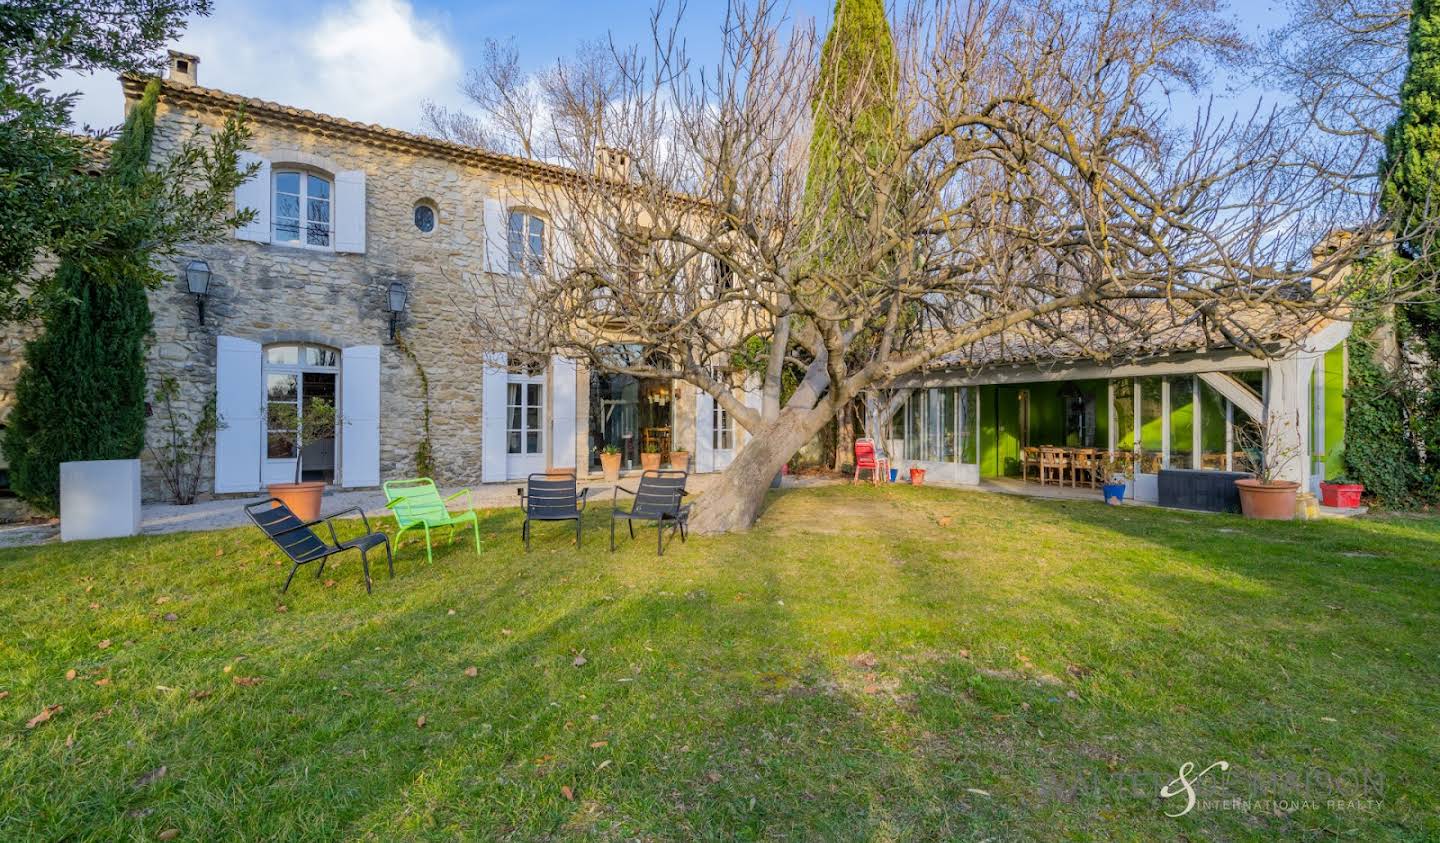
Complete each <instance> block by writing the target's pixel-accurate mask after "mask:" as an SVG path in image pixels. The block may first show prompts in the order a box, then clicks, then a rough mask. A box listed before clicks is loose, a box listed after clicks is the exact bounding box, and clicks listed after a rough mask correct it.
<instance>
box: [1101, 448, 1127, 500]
mask: <svg viewBox="0 0 1440 843" xmlns="http://www.w3.org/2000/svg"><path fill="white" fill-rule="evenodd" d="M1100 472H1101V474H1100V476H1101V477H1103V478H1105V482H1104V484H1102V486H1101V489H1100V491H1101V493H1102V494H1103V495H1104V496H1105V502H1106V503H1108V504H1110V505H1111V506H1119V505H1120V504H1122V503H1124V502H1125V484H1126V482H1127V481H1128V480H1129V479H1130V477H1129V475H1130V463H1129V461H1128V460H1126V459H1125V455H1124V454H1120V453H1115V454H1110V455H1109V456H1107V457H1105V458H1104V459H1103V460H1101V463H1100Z"/></svg>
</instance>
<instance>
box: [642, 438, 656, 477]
mask: <svg viewBox="0 0 1440 843" xmlns="http://www.w3.org/2000/svg"><path fill="white" fill-rule="evenodd" d="M659 468H660V443H659V442H646V443H645V447H644V449H643V450H642V451H641V452H640V470H641V471H658V470H659Z"/></svg>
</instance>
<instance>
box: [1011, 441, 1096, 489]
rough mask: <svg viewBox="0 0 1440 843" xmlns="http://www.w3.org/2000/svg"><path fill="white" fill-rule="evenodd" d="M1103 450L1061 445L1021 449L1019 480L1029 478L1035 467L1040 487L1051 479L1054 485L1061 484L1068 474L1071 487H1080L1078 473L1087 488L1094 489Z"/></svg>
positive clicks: (1027, 479)
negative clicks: (1083, 477)
mask: <svg viewBox="0 0 1440 843" xmlns="http://www.w3.org/2000/svg"><path fill="white" fill-rule="evenodd" d="M1102 460H1103V456H1102V453H1101V451H1100V449H1099V448H1076V447H1071V446H1063V445H1039V446H1035V445H1031V446H1027V447H1025V448H1022V449H1020V479H1021V481H1023V482H1027V483H1028V482H1029V481H1030V471H1031V468H1032V467H1033V468H1034V469H1035V477H1036V480H1038V481H1039V483H1040V485H1041V486H1044V485H1046V484H1048V483H1050V482H1051V481H1052V480H1053V481H1054V483H1055V485H1057V486H1064V485H1065V482H1066V478H1067V476H1068V478H1069V482H1070V486H1071V487H1072V488H1079V486H1080V483H1081V480H1080V474H1081V473H1082V472H1083V473H1084V474H1085V475H1086V476H1085V482H1088V483H1089V485H1090V488H1092V489H1094V488H1096V487H1097V486H1098V485H1099V484H1100V483H1101V482H1102V481H1103V478H1101V477H1100V470H1101V462H1102Z"/></svg>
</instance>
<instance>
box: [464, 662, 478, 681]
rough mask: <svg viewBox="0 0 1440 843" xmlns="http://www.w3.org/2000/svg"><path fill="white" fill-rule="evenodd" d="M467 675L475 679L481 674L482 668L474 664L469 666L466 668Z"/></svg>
mask: <svg viewBox="0 0 1440 843" xmlns="http://www.w3.org/2000/svg"><path fill="white" fill-rule="evenodd" d="M465 675H466V676H468V677H470V678H471V679H474V678H475V677H477V676H479V675H480V668H478V667H476V666H475V665H473V664H472V665H470V666H469V667H467V668H465Z"/></svg>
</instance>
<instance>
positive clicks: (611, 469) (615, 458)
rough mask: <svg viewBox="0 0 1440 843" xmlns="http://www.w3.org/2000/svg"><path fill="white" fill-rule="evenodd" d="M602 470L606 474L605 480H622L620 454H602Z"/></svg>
mask: <svg viewBox="0 0 1440 843" xmlns="http://www.w3.org/2000/svg"><path fill="white" fill-rule="evenodd" d="M600 470H601V471H602V472H603V473H604V474H605V482H607V483H615V482H618V481H619V480H620V455H619V454H604V453H602V454H601V455H600Z"/></svg>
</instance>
